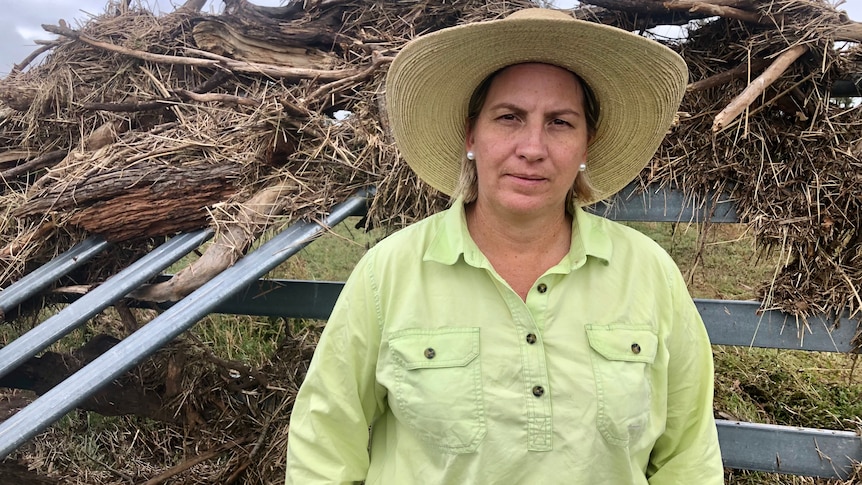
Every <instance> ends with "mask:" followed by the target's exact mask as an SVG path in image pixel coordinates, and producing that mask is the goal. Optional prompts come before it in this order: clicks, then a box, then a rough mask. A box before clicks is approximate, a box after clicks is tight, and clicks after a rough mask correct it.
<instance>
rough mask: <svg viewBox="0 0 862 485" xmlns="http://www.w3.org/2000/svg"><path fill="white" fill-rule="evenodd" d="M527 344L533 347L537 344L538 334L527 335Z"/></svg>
mask: <svg viewBox="0 0 862 485" xmlns="http://www.w3.org/2000/svg"><path fill="white" fill-rule="evenodd" d="M527 343H528V344H530V345H533V344H534V343H536V334H534V333H528V334H527Z"/></svg>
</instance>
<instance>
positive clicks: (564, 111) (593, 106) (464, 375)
mask: <svg viewBox="0 0 862 485" xmlns="http://www.w3.org/2000/svg"><path fill="white" fill-rule="evenodd" d="M686 80H687V75H686V67H685V63H684V62H683V61H682V59H680V58H679V56H677V55H676V54H675V53H673V52H672V51H670V50H669V49H667V48H665V47H663V46H661V45H659V44H657V43H654V42H652V41H649V40H646V39H643V38H641V37H638V36H635V35H633V34H630V33H628V32H624V31H622V30H618V29H614V28H610V27H606V26H602V25H597V24H592V23H587V22H582V21H577V20H574V19H572V18H571V17H569V16H568V15H566V14H563V13H560V12H555V11H551V10H544V9H528V10H523V11H520V12H517V13H516V14H513V15H511V16H509V17H508V18H506V19H504V20H499V21H492V22H483V23H478V24H470V25H465V26H459V27H454V28H450V29H445V30H443V31H440V32H436V33H433V34H430V35H427V36H424V37H420V38H418V39H416V40H414V41H413V42H411V43H409V44H408V45H406V46H405V47H404V48H403V49H402V51H401V53H399V55H398V57H397V58H396V60H395V61H394V62H393V64H392V66H391V67H390V71H389V75H388V78H387V93H386V100H387V109H388V111H389V114H390V122H391V126H392V130H393V133H394V135H395V139H396V143H397V144H398V146H399V149H400V150H401V152H402V155H403V157H404V159H405V160H406V161H407V163H408V164H410V166H411V167H412V168H413V170H414V171H416V173H417V174H418V175H419V176H420V177H421V178H422V179H423V180H425V181H426V182H428V183H429V184H431V185H432V186H434V187H436V188H438V189H440V190H441V191H443V192H445V193H447V194H450V195H452V194H454V195H455V201H454V203H453V205H452V207H451V208H450V209H448V210H446V211H444V212H442V213H439V214H435V215H433V216H431V217H429V218H427V219H425V220H423V221H421V222H419V223H417V224H414V225H413V226H411V227H409V228H406V229H404V230H402V231H400V232H398V233H396V234H395V235H393V236H391V237H389V238H387V239H386V240H384V241H382V242H381V243H379V244H378V245H377V246H375V247H374V248H372V249H371V250H370V251H369V252H368V253H367V255H366V256H365V257H364V258H363V259H362V261H361V262H360V263H359V264H358V265H357V267H356V269H355V270H354V273H353V274H352V275H351V277H350V279H349V280H348V282H347V285H346V286H345V288H344V291H343V293H342V295H341V297H340V299H339V302H338V304H337V305H336V308H335V309H334V311H333V314H332V316H331V318H330V320H329V323H328V324H327V326H326V329H325V330H324V333H323V336H322V337H321V340H320V343H319V345H318V348H317V350H316V352H315V356H314V358H313V360H312V363H311V367H310V369H309V373H308V375H307V377H306V380H305V382H304V384H303V386H302V388H301V390H300V392H299V395H298V397H297V400H296V404H295V406H294V409H293V414H292V418H291V426H290V436H289V445H288V446H289V450H288V464H287V465H288V470H287V483H293V484H302V485H306V484H316V483H321V484H322V483H327V484H333V483H357V482H361V481H363V480H364V481H365V483H367V484H369V485H372V484H374V485H376V484H387V485H390V484H391V485H405V484H530V483H542V484H557V483H558V484H567V485H570V484H590V485H593V484H612V485H617V484H646V483H652V484H698V485H703V484H715V483H722V482H723V475H722V466H721V457H720V453H719V450H718V439H717V435H716V429H715V423H714V421H713V417H712V379H713V374H712V372H713V371H712V358H711V352H710V347H709V341H708V339H707V336H706V332H705V330H704V328H703V324H702V322H701V320H700V317H699V316H698V314H697V311H696V309H695V307H694V305H693V303H692V301H691V298H690V297H689V295H688V293H687V290H686V287H685V283H684V281H683V280H682V278H681V276H680V274H679V271H678V270H677V268H676V266H675V265H674V264H673V262H672V260H671V259H670V258H669V257H668V256H667V254H665V253H664V252H663V251H662V250H661V249H660V248H658V246H657V245H656V244H655V243H653V242H652V241H651V240H650V239H648V238H647V237H645V236H643V235H641V234H639V233H637V232H635V231H633V230H631V229H628V228H626V227H624V226H621V225H619V224H616V223H613V222H610V221H608V220H606V219H603V218H600V217H597V216H593V215H590V214H588V213H586V212H584V211H583V210H582V209H581V208H580V206H582V205H586V204H590V203H592V202H595V201H597V200H601V199H604V198H606V197H608V196H610V195H612V194H613V193H615V192H617V191H618V190H619V189H620V188H622V187H624V186H625V185H626V184H627V183H628V182H630V181H631V180H633V179H634V178H635V177H636V176H637V174H638V173H639V171H640V170H641V169H642V168H643V167H644V165H645V164H646V163H647V162H648V161H649V159H650V157H651V156H652V155H653V153H654V152H655V150H656V148H657V147H658V145H659V144H660V143H661V140H662V138H663V137H664V134H665V132H666V131H667V129H668V128H669V127H670V124H671V122H672V119H673V116H674V114H675V111H676V108H677V107H678V104H679V101H680V99H681V97H682V93H683V91H684V89H685V84H686ZM369 429H370V440H369V434H368V430H369Z"/></svg>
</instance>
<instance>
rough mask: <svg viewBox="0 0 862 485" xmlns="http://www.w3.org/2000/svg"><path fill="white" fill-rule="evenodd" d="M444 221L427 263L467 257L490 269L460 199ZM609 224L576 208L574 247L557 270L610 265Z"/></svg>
mask: <svg viewBox="0 0 862 485" xmlns="http://www.w3.org/2000/svg"><path fill="white" fill-rule="evenodd" d="M441 218H442V219H441V223H440V225H439V226H438V229H437V233H436V234H435V235H434V237H433V238H432V239H431V243H430V244H429V245H428V249H427V250H426V251H425V255H424V257H423V260H424V261H434V262H437V263H441V264H446V265H453V264H455V263H456V262H457V261H458V258H459V257H460V256H462V255H463V256H464V261H465V262H466V263H467V264H469V265H471V266H475V267H480V268H481V267H490V263H488V259H487V258H485V256H484V255H483V254H482V252H481V251H479V247H478V246H476V243H475V242H473V238H471V237H470V232H469V231H468V230H467V217H466V214H465V211H464V203H463V201H462V200H461V199H460V198H459V199H457V200H456V201H455V202H454V203H453V204H452V207H450V208H449V209H447V210H446V211H445V212H444V213H443V214H441ZM606 222H607V221H605V220H604V219H603V218H601V217H599V216H596V215H594V214H590V213H588V212H586V211H584V210H583V209H581V208H580V207H576V208H575V209H574V218H573V221H572V244H571V247H570V248H569V253H568V254H567V255H566V256H565V257H564V258H563V260H562V261H560V264H558V265H557V267H560V266H562V268H561V269H565V270H568V271H571V270H574V269H576V268H578V267H580V266H582V265H583V264H584V263H585V262H586V257H587V256H591V257H595V258H598V259H600V260H602V262H604V263H605V264H607V263H608V262H609V261H610V258H611V254H612V252H613V245H612V243H611V239H610V237H609V236H608V233H607V230H606V228H605V223H606Z"/></svg>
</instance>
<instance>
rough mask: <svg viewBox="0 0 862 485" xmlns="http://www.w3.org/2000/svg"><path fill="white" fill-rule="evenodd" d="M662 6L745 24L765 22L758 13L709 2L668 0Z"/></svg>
mask: <svg viewBox="0 0 862 485" xmlns="http://www.w3.org/2000/svg"><path fill="white" fill-rule="evenodd" d="M662 5H664V6H665V8H667V9H669V10H686V11H688V12H690V13H694V14H704V15H707V16H710V17H711V16H718V17H724V18H728V19H736V20H741V21H743V22H751V23H755V24H760V23H763V22H764V20H763V19H764V17H763V16H762V15H760V14H759V13H757V12H752V11H749V10H742V9H740V8H736V7H731V6H727V5H718V4H716V3H714V2H709V1H703V0H701V1H697V0H668V1H666V2H664V3H662Z"/></svg>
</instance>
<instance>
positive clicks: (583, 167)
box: [578, 163, 587, 172]
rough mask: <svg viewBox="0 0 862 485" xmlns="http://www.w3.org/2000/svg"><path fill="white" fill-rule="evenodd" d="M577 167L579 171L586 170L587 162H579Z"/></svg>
mask: <svg viewBox="0 0 862 485" xmlns="http://www.w3.org/2000/svg"><path fill="white" fill-rule="evenodd" d="M578 168H579V169H580V171H581V172H586V171H587V164H586V163H582V164H581V166H580V167H578Z"/></svg>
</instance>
